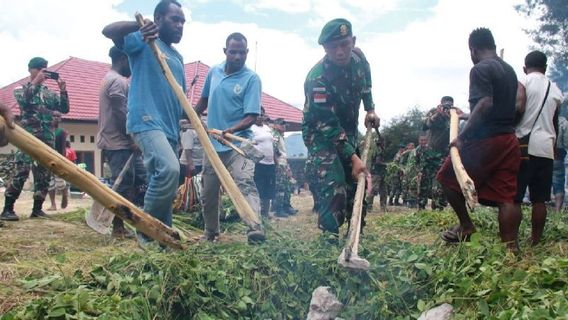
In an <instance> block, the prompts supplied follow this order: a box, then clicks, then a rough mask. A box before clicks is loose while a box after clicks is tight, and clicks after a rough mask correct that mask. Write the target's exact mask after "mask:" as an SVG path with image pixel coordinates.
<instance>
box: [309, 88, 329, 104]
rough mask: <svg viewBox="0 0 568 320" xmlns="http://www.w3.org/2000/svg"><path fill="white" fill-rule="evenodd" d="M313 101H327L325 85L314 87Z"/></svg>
mask: <svg viewBox="0 0 568 320" xmlns="http://www.w3.org/2000/svg"><path fill="white" fill-rule="evenodd" d="M312 91H313V93H314V103H326V102H327V93H326V90H325V87H314V88H313V90H312Z"/></svg>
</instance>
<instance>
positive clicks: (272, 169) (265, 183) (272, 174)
mask: <svg viewBox="0 0 568 320" xmlns="http://www.w3.org/2000/svg"><path fill="white" fill-rule="evenodd" d="M275 180H276V165H274V164H262V163H257V164H256V165H255V167H254V183H255V184H256V189H257V190H258V196H259V197H260V199H262V200H271V199H274V191H275V190H274V183H275Z"/></svg>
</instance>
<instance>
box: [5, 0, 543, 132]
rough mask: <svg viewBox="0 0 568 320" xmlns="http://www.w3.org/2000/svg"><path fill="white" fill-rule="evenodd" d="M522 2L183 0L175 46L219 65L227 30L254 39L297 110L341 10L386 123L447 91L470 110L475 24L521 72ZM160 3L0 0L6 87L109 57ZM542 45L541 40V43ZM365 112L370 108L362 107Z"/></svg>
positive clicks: (271, 83) (254, 52)
mask: <svg viewBox="0 0 568 320" xmlns="http://www.w3.org/2000/svg"><path fill="white" fill-rule="evenodd" d="M521 1H522V0H499V1H495V0H351V1H343V0H288V1H286V0H257V1H253V0H224V1H221V0H192V1H186V0H181V1H180V2H181V3H182V5H183V8H184V11H185V14H186V20H187V23H186V25H185V27H184V36H183V39H182V40H181V42H180V43H179V44H177V45H176V48H177V49H178V51H179V52H180V53H181V54H182V55H183V56H184V60H185V62H186V63H188V62H192V61H196V60H201V61H202V62H203V63H205V64H207V65H210V66H211V65H215V64H218V63H221V62H222V61H223V60H224V58H225V56H224V55H223V47H224V45H225V39H226V37H227V35H229V34H230V33H232V32H241V33H243V34H244V35H245V36H246V37H247V38H248V44H249V49H250V52H249V56H248V60H247V65H248V67H249V68H251V69H254V70H256V72H257V73H258V74H259V76H260V78H261V80H262V85H263V91H264V92H266V93H269V94H271V95H273V96H275V97H277V98H279V99H281V100H284V101H286V102H288V103H290V104H292V105H294V106H296V107H298V108H302V106H303V103H304V93H303V83H304V80H305V77H306V75H307V73H308V71H309V70H310V68H311V67H312V66H313V65H314V64H315V63H317V62H318V61H319V60H320V59H321V58H322V57H323V55H324V51H323V48H322V47H321V46H319V45H318V44H317V38H318V36H319V33H320V31H321V28H322V27H323V25H324V24H325V23H326V22H327V21H329V20H331V19H334V18H338V17H342V18H347V19H349V20H350V21H351V23H352V24H353V33H354V35H355V36H356V37H357V41H356V45H357V46H358V47H359V48H361V50H362V51H363V52H364V53H365V55H366V57H367V59H368V60H369V63H370V65H371V72H372V78H373V98H374V101H375V105H376V113H377V114H378V115H379V117H381V119H382V121H383V123H385V122H388V121H389V120H391V119H392V118H393V117H396V116H397V115H401V114H403V113H405V112H407V111H408V110H409V109H411V108H412V107H415V106H416V107H418V108H419V109H421V110H428V109H430V108H432V107H435V106H436V105H437V104H438V103H439V101H440V98H441V97H442V96H445V95H450V96H453V97H454V99H455V104H456V105H457V106H458V107H461V108H463V109H465V110H467V109H468V104H467V95H468V77H469V70H470V69H471V67H472V62H471V59H470V56H469V49H468V46H467V39H468V36H469V33H470V32H471V31H472V30H473V29H475V28H477V27H487V28H489V29H491V31H492V32H493V35H494V38H495V42H496V44H497V47H498V50H500V49H504V59H505V61H507V62H508V63H509V64H511V65H512V66H513V68H514V69H515V70H516V72H517V76H518V77H521V76H522V65H523V60H524V56H525V55H526V54H527V53H528V52H529V51H530V50H531V49H532V48H533V47H532V45H533V43H532V41H531V40H530V39H529V37H528V36H527V35H526V33H525V32H524V31H523V29H524V28H529V27H530V26H531V25H533V22H532V21H529V20H527V19H526V18H525V17H524V16H522V15H520V14H519V13H517V12H516V11H515V9H514V5H516V4H519V3H520V2H521ZM156 4H157V1H148V0H27V1H12V0H0V43H1V44H2V48H3V50H2V59H0V70H1V71H0V87H4V86H6V85H8V84H10V83H12V82H14V81H17V80H19V79H21V78H23V77H25V76H27V75H28V73H27V63H28V61H29V59H30V58H31V57H33V56H43V57H44V58H46V59H47V60H48V61H49V62H50V64H55V63H58V62H60V61H62V60H64V59H67V58H68V57H70V56H73V57H78V58H82V59H88V60H94V61H102V62H110V60H109V58H108V56H107V53H108V49H109V48H110V46H111V45H112V43H111V41H110V40H108V39H106V38H105V37H104V36H102V34H101V30H102V29H103V27H104V26H105V25H107V24H109V23H111V22H114V21H119V20H133V19H134V18H133V17H134V13H135V12H141V13H142V14H143V15H144V16H145V17H148V18H151V17H152V13H153V10H154V7H155V5H156ZM535 48H538V47H535ZM362 113H363V112H362Z"/></svg>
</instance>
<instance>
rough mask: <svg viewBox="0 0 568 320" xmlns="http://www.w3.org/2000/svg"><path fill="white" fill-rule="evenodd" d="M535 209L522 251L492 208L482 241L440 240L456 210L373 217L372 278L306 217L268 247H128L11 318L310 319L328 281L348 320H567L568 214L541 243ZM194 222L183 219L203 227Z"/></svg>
mask: <svg viewBox="0 0 568 320" xmlns="http://www.w3.org/2000/svg"><path fill="white" fill-rule="evenodd" d="M529 217H530V214H528V213H527V212H525V219H524V220H523V224H522V226H521V240H522V241H521V246H522V253H521V254H520V255H519V256H514V255H512V254H510V253H507V252H506V251H505V249H504V247H503V245H502V244H501V243H500V242H499V240H498V225H497V217H496V213H495V212H494V211H493V210H492V209H487V208H481V209H478V210H477V211H476V212H475V213H474V214H473V218H474V220H475V223H476V225H477V228H478V233H477V234H476V235H474V236H473V237H472V239H471V242H469V243H465V244H460V245H452V246H447V245H445V244H444V243H442V242H441V241H440V240H438V237H437V234H438V232H439V231H441V230H444V229H445V228H447V227H448V226H450V225H452V224H453V223H455V221H456V219H455V216H454V214H453V213H452V212H449V211H445V212H431V211H421V212H414V213H397V214H388V215H384V216H379V215H374V214H372V215H370V216H369V218H368V220H369V223H368V227H367V228H366V229H365V236H364V237H363V238H362V243H361V249H360V252H359V253H360V256H361V257H364V258H366V259H367V260H369V262H370V263H371V270H370V271H369V272H368V273H364V274H355V273H351V272H349V271H346V270H344V269H342V268H341V267H340V266H338V264H337V257H338V255H339V253H340V251H341V248H342V245H343V241H340V242H341V243H340V244H339V245H337V244H330V242H329V239H327V238H326V237H325V236H321V235H319V234H313V235H310V237H309V239H310V240H309V241H307V240H306V236H305V235H300V234H299V233H301V232H302V228H301V227H302V225H298V224H290V225H289V226H284V227H282V228H279V229H278V230H277V231H276V230H269V236H270V239H269V241H268V242H267V243H266V244H264V245H260V246H248V245H246V244H244V243H219V244H199V245H191V246H189V249H188V250H187V251H185V252H173V253H158V252H155V253H129V254H119V255H116V256H113V257H110V258H109V259H108V260H107V261H106V262H105V263H102V264H100V265H96V266H93V267H92V268H91V270H90V271H89V272H82V271H80V270H78V271H77V272H75V273H74V274H72V275H69V273H66V274H63V273H61V274H57V273H55V274H50V275H48V276H46V277H43V278H33V277H30V278H27V279H22V281H21V286H22V287H23V288H24V289H26V290H29V291H30V292H34V291H35V292H41V293H42V296H41V297H40V298H37V299H35V300H32V301H30V302H28V303H27V304H25V305H22V306H20V307H19V308H17V309H15V310H12V311H11V312H10V313H8V314H5V315H4V316H2V317H0V319H2V320H7V319H48V318H49V319H305V317H306V314H307V312H308V305H309V301H310V298H311V292H312V291H313V290H314V289H315V288H316V287H318V286H322V285H325V286H330V287H332V290H333V291H334V292H335V293H336V294H337V296H338V298H339V299H340V300H341V301H342V302H343V303H344V305H345V308H344V309H343V312H342V313H341V315H340V316H341V317H342V318H345V319H415V318H417V317H418V316H419V315H420V313H421V311H423V310H425V309H427V308H430V307H434V306H436V305H439V304H441V303H444V302H448V303H450V304H452V305H453V306H454V307H455V308H456V310H455V311H456V315H455V319H564V318H565V315H566V314H568V301H567V299H566V296H567V293H568V292H567V291H568V289H567V287H568V286H567V283H568V272H566V270H567V267H568V256H567V254H566V250H568V245H567V242H566V237H567V236H568V232H567V231H568V217H567V216H566V214H565V213H564V214H562V215H559V214H550V215H549V220H548V223H547V229H546V234H545V238H544V242H543V243H544V244H543V245H540V246H537V247H534V248H533V247H529V246H528V244H527V241H526V239H528V237H529V234H530V219H529ZM70 219H71V218H70ZM310 219H312V220H313V217H310ZM71 220H74V219H71ZM188 221H190V220H188V219H187V218H183V217H178V219H176V223H177V224H178V226H180V227H181V228H183V229H192V227H191V226H189V225H188V224H187V223H188ZM299 222H300V223H306V219H303V220H299ZM312 222H313V221H310V223H312ZM225 227H226V228H227V230H230V231H231V232H241V231H242V229H243V228H242V225H241V224H238V223H237V224H234V225H233V226H232V225H231V224H229V225H226V226H225ZM298 227H300V228H298ZM306 229H307V227H306ZM310 230H312V229H310ZM309 232H311V231H309ZM59 262H60V263H62V264H65V260H64V259H62V260H61V261H59Z"/></svg>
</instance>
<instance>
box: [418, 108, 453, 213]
mask: <svg viewBox="0 0 568 320" xmlns="http://www.w3.org/2000/svg"><path fill="white" fill-rule="evenodd" d="M423 129H424V130H428V145H429V146H430V148H431V150H432V157H431V160H430V161H431V162H432V166H435V167H436V168H435V169H432V170H434V173H433V175H434V178H433V179H432V191H431V198H432V209H434V210H435V209H443V208H444V207H446V205H447V204H448V201H447V200H446V195H445V194H444V191H443V190H442V185H441V184H440V183H439V182H438V180H436V179H435V175H436V172H437V171H438V170H439V169H440V167H441V166H442V164H443V163H444V160H445V158H446V156H447V155H448V145H449V143H450V118H449V115H448V116H446V115H441V114H439V112H438V111H437V108H432V109H431V110H430V111H429V112H428V113H427V114H426V116H425V118H424V126H423Z"/></svg>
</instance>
